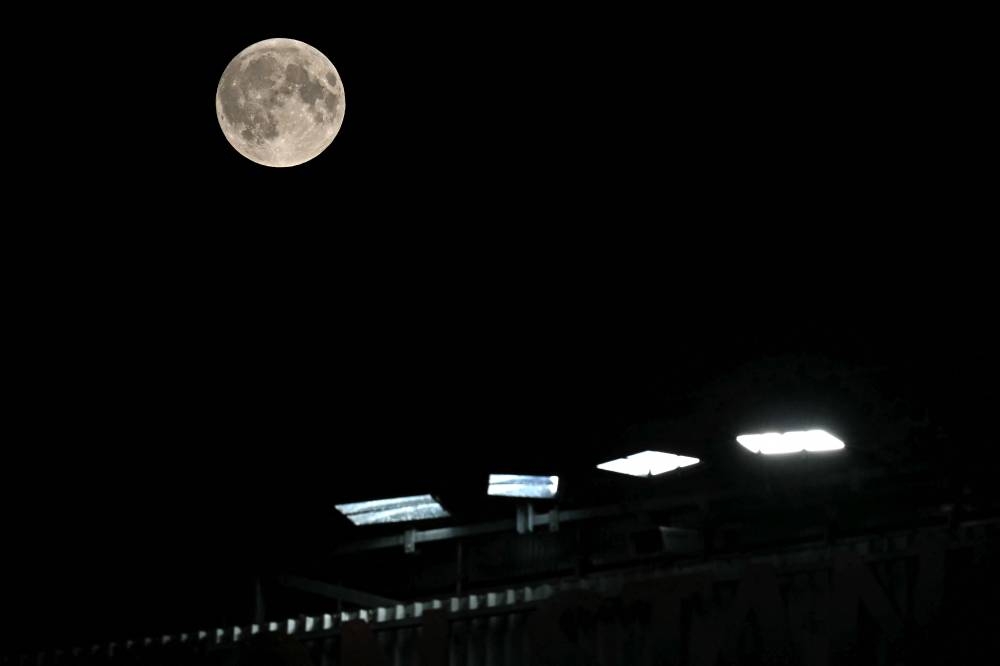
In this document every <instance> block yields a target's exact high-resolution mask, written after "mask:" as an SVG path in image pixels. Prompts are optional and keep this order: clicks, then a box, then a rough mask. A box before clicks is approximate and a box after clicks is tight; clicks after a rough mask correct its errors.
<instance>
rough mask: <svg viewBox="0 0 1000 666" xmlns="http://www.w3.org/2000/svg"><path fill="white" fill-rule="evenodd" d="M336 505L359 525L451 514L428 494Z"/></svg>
mask: <svg viewBox="0 0 1000 666" xmlns="http://www.w3.org/2000/svg"><path fill="white" fill-rule="evenodd" d="M336 507H337V511H340V512H341V513H342V514H344V515H345V516H346V517H347V519H348V520H350V521H351V522H352V523H354V524H355V525H359V526H361V525H383V524H386V523H405V522H410V521H414V520H431V519H433V518H447V517H449V516H450V515H451V514H449V513H448V512H447V511H445V509H444V507H442V506H441V505H440V504H438V502H437V500H435V499H434V498H433V497H431V496H430V495H414V496H412V497H395V498H392V499H380V500H372V501H370V502H354V503H351V504H337V505H336Z"/></svg>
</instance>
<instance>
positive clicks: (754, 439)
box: [736, 430, 844, 455]
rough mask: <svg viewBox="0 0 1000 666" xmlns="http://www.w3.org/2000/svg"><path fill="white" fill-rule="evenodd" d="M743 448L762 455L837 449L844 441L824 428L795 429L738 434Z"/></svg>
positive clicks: (842, 445) (737, 439) (840, 447)
mask: <svg viewBox="0 0 1000 666" xmlns="http://www.w3.org/2000/svg"><path fill="white" fill-rule="evenodd" d="M736 441H737V442H739V443H740V444H741V445H742V446H743V447H744V448H745V449H747V450H748V451H752V452H754V453H762V454H764V455H776V454H781V453H799V452H801V451H807V452H810V453H813V452H817V451H839V450H840V449H842V448H844V443H843V442H842V441H840V440H839V439H837V438H836V437H834V436H833V435H831V434H830V433H828V432H827V431H825V430H795V431H792V432H783V433H779V432H767V433H763V434H760V435H740V436H739V437H737V438H736Z"/></svg>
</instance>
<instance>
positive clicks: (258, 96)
mask: <svg viewBox="0 0 1000 666" xmlns="http://www.w3.org/2000/svg"><path fill="white" fill-rule="evenodd" d="M345 108H346V104H345V101H344V84H343V82H342V81H341V80H340V75H339V74H338V73H337V68H336V67H334V66H333V63H332V62H330V60H329V59H328V58H327V57H326V56H325V55H323V54H322V53H320V52H319V51H317V50H316V49H314V48H313V47H311V46H309V45H308V44H305V43H304V42H300V41H296V40H294V39H265V40H264V41H262V42H257V43H256V44H252V45H251V46H248V47H247V48H245V49H243V51H241V52H240V54H239V55H237V56H236V57H235V58H233V60H232V62H230V63H229V66H228V67H226V71H225V72H223V73H222V80H221V81H219V88H218V91H217V92H216V95H215V111H216V114H217V115H218V117H219V126H221V127H222V132H223V133H224V134H225V135H226V139H228V140H229V143H230V144H232V146H233V148H235V149H236V150H238V151H239V152H240V154H241V155H243V156H244V157H246V158H248V159H250V160H253V161H254V162H257V163H258V164H263V165H265V166H272V167H288V166H295V165H297V164H302V163H303V162H308V161H309V160H311V159H312V158H314V157H316V156H317V155H319V154H320V153H321V152H323V151H324V150H326V147H327V146H329V145H330V143H332V142H333V139H334V137H336V136H337V132H339V131H340V126H341V124H342V123H343V122H344V110H345Z"/></svg>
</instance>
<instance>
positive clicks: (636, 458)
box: [597, 451, 699, 476]
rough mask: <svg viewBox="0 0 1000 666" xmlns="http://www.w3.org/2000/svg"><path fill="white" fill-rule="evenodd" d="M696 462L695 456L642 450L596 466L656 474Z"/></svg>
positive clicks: (631, 472) (608, 469) (639, 473)
mask: <svg viewBox="0 0 1000 666" xmlns="http://www.w3.org/2000/svg"><path fill="white" fill-rule="evenodd" d="M698 462H699V461H698V459H697V458H689V457H688V456H678V455H675V454H673V453H663V452H662V451H643V452H641V453H634V454H632V455H630V456H629V457H627V458H618V459H617V460H609V461H608V462H606V463H601V464H600V465H598V466H597V468H598V469H603V470H607V471H609V472H618V473H619V474H630V475H632V476H656V475H657V474H663V473H664V472H672V471H673V470H675V469H677V468H679V467H687V466H688V465H695V464H697V463H698Z"/></svg>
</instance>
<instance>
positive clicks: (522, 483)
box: [486, 474, 559, 499]
mask: <svg viewBox="0 0 1000 666" xmlns="http://www.w3.org/2000/svg"><path fill="white" fill-rule="evenodd" d="M486 492H487V493H488V494H490V495H494V496H497V497H532V498H536V499H549V498H552V497H555V496H556V493H557V492H559V477H558V476H521V475H519V474H490V485H489V488H488V489H487V491H486Z"/></svg>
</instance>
